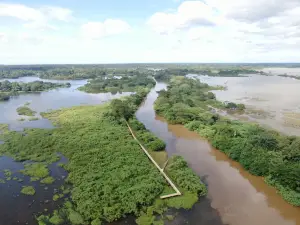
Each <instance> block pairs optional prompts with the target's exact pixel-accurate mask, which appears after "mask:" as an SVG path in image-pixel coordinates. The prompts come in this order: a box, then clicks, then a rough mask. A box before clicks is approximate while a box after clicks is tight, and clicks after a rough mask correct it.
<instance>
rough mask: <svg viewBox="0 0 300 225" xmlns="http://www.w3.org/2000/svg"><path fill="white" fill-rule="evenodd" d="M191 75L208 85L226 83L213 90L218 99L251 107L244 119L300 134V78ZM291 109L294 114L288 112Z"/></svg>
mask: <svg viewBox="0 0 300 225" xmlns="http://www.w3.org/2000/svg"><path fill="white" fill-rule="evenodd" d="M298 70H300V69H298ZM189 76H190V75H189ZM191 76H194V77H196V78H198V79H200V81H202V82H204V83H207V84H209V85H222V86H226V87H227V90H225V91H222V90H218V91H213V92H214V93H215V94H216V96H217V99H218V100H221V101H232V102H236V103H243V104H245V105H246V107H247V108H248V110H247V115H244V118H246V119H247V120H251V121H257V122H259V123H260V124H263V125H266V126H267V127H271V128H273V129H276V130H279V131H281V132H283V133H286V134H288V135H300V80H296V79H292V78H288V77H279V76H261V75H249V76H248V77H207V76H201V75H200V76H197V75H191ZM291 112H292V115H290V114H287V113H291Z"/></svg>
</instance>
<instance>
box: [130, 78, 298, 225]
mask: <svg viewBox="0 0 300 225" xmlns="http://www.w3.org/2000/svg"><path fill="white" fill-rule="evenodd" d="M164 88H166V85H165V84H163V83H158V84H157V85H156V87H155V89H153V90H152V91H151V92H150V93H149V95H148V96H147V99H146V101H145V102H144V104H143V105H142V106H141V107H140V109H139V110H138V112H137V114H136V115H137V118H138V119H139V121H141V122H142V123H143V124H144V125H145V126H146V128H147V129H149V130H150V131H152V132H153V133H154V134H156V135H157V136H158V137H160V138H161V139H162V140H164V141H165V142H166V144H167V152H168V154H169V156H171V155H173V154H177V155H181V156H183V157H184V158H185V159H186V160H187V162H188V163H189V165H190V166H191V167H192V168H193V170H194V171H195V172H196V173H197V174H198V175H199V176H201V177H202V178H203V179H204V181H205V183H206V184H207V185H208V198H206V199H204V200H203V201H202V203H201V202H200V204H202V206H201V207H198V205H196V206H195V207H194V208H193V209H192V210H191V211H190V212H186V213H188V214H189V215H188V216H186V217H185V219H184V220H182V216H184V213H180V214H179V218H178V219H177V222H176V220H175V222H173V223H172V224H183V222H182V221H185V222H184V223H186V222H187V223H188V224H192V225H202V224H203V225H215V224H218V223H217V222H216V221H217V220H218V219H217V217H218V214H217V213H213V214H212V212H214V210H216V211H217V212H218V213H219V215H220V217H221V219H222V222H223V223H224V224H229V225H299V224H300V209H299V208H297V207H293V206H291V205H289V204H288V203H286V202H285V201H284V200H283V199H282V198H281V197H280V196H279V195H278V194H277V193H276V191H275V189H274V188H272V187H269V186H268V185H267V184H265V183H264V181H263V179H262V178H260V177H256V176H252V175H251V174H249V173H248V172H247V171H245V170H244V169H243V168H242V167H241V166H240V165H239V164H238V163H236V162H234V161H232V160H230V159H229V158H228V157H227V156H226V155H225V154H223V153H222V152H220V151H218V150H216V149H214V148H212V147H211V146H210V144H209V143H208V142H207V141H206V140H204V139H202V138H201V137H200V136H199V135H197V134H196V133H194V132H190V131H188V130H187V129H186V128H184V127H183V126H180V125H168V124H167V122H166V121H164V120H163V118H160V117H157V116H156V115H155V112H154V109H153V104H154V102H155V100H156V98H157V96H158V94H157V92H156V91H159V90H161V89H164ZM201 210H206V211H207V212H208V213H207V217H209V218H210V219H207V218H206V220H201V218H199V217H198V216H197V215H198V214H202V213H203V211H201ZM202 215H203V214H202ZM212 215H214V216H212ZM199 219H200V220H199ZM178 220H179V221H178ZM180 221H181V222H180Z"/></svg>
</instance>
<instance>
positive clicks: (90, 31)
mask: <svg viewBox="0 0 300 225" xmlns="http://www.w3.org/2000/svg"><path fill="white" fill-rule="evenodd" d="M129 29H130V26H129V24H128V23H127V22H125V21H123V20H119V19H106V20H105V21H104V22H88V23H86V24H84V25H82V27H81V33H82V36H83V37H85V38H88V39H99V38H103V37H107V36H112V35H117V34H121V33H124V32H127V31H128V30H129Z"/></svg>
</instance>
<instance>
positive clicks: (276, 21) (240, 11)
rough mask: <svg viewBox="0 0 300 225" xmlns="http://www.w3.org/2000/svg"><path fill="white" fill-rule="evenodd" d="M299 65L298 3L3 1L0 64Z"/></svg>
mask: <svg viewBox="0 0 300 225" xmlns="http://www.w3.org/2000/svg"><path fill="white" fill-rule="evenodd" d="M299 61H300V1H299V0H284V1H283V0H202V1H182V0H181V1H180V0H126V1H125V0H85V1H77V0H51V1H50V0H48V1H46V0H7V1H2V0H0V64H41V63H130V62H299Z"/></svg>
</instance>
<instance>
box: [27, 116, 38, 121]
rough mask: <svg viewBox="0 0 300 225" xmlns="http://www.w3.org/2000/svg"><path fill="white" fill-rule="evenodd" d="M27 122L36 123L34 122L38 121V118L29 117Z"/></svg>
mask: <svg viewBox="0 0 300 225" xmlns="http://www.w3.org/2000/svg"><path fill="white" fill-rule="evenodd" d="M28 120H29V121H36V120H39V118H38V117H30V118H29V119H28Z"/></svg>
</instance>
